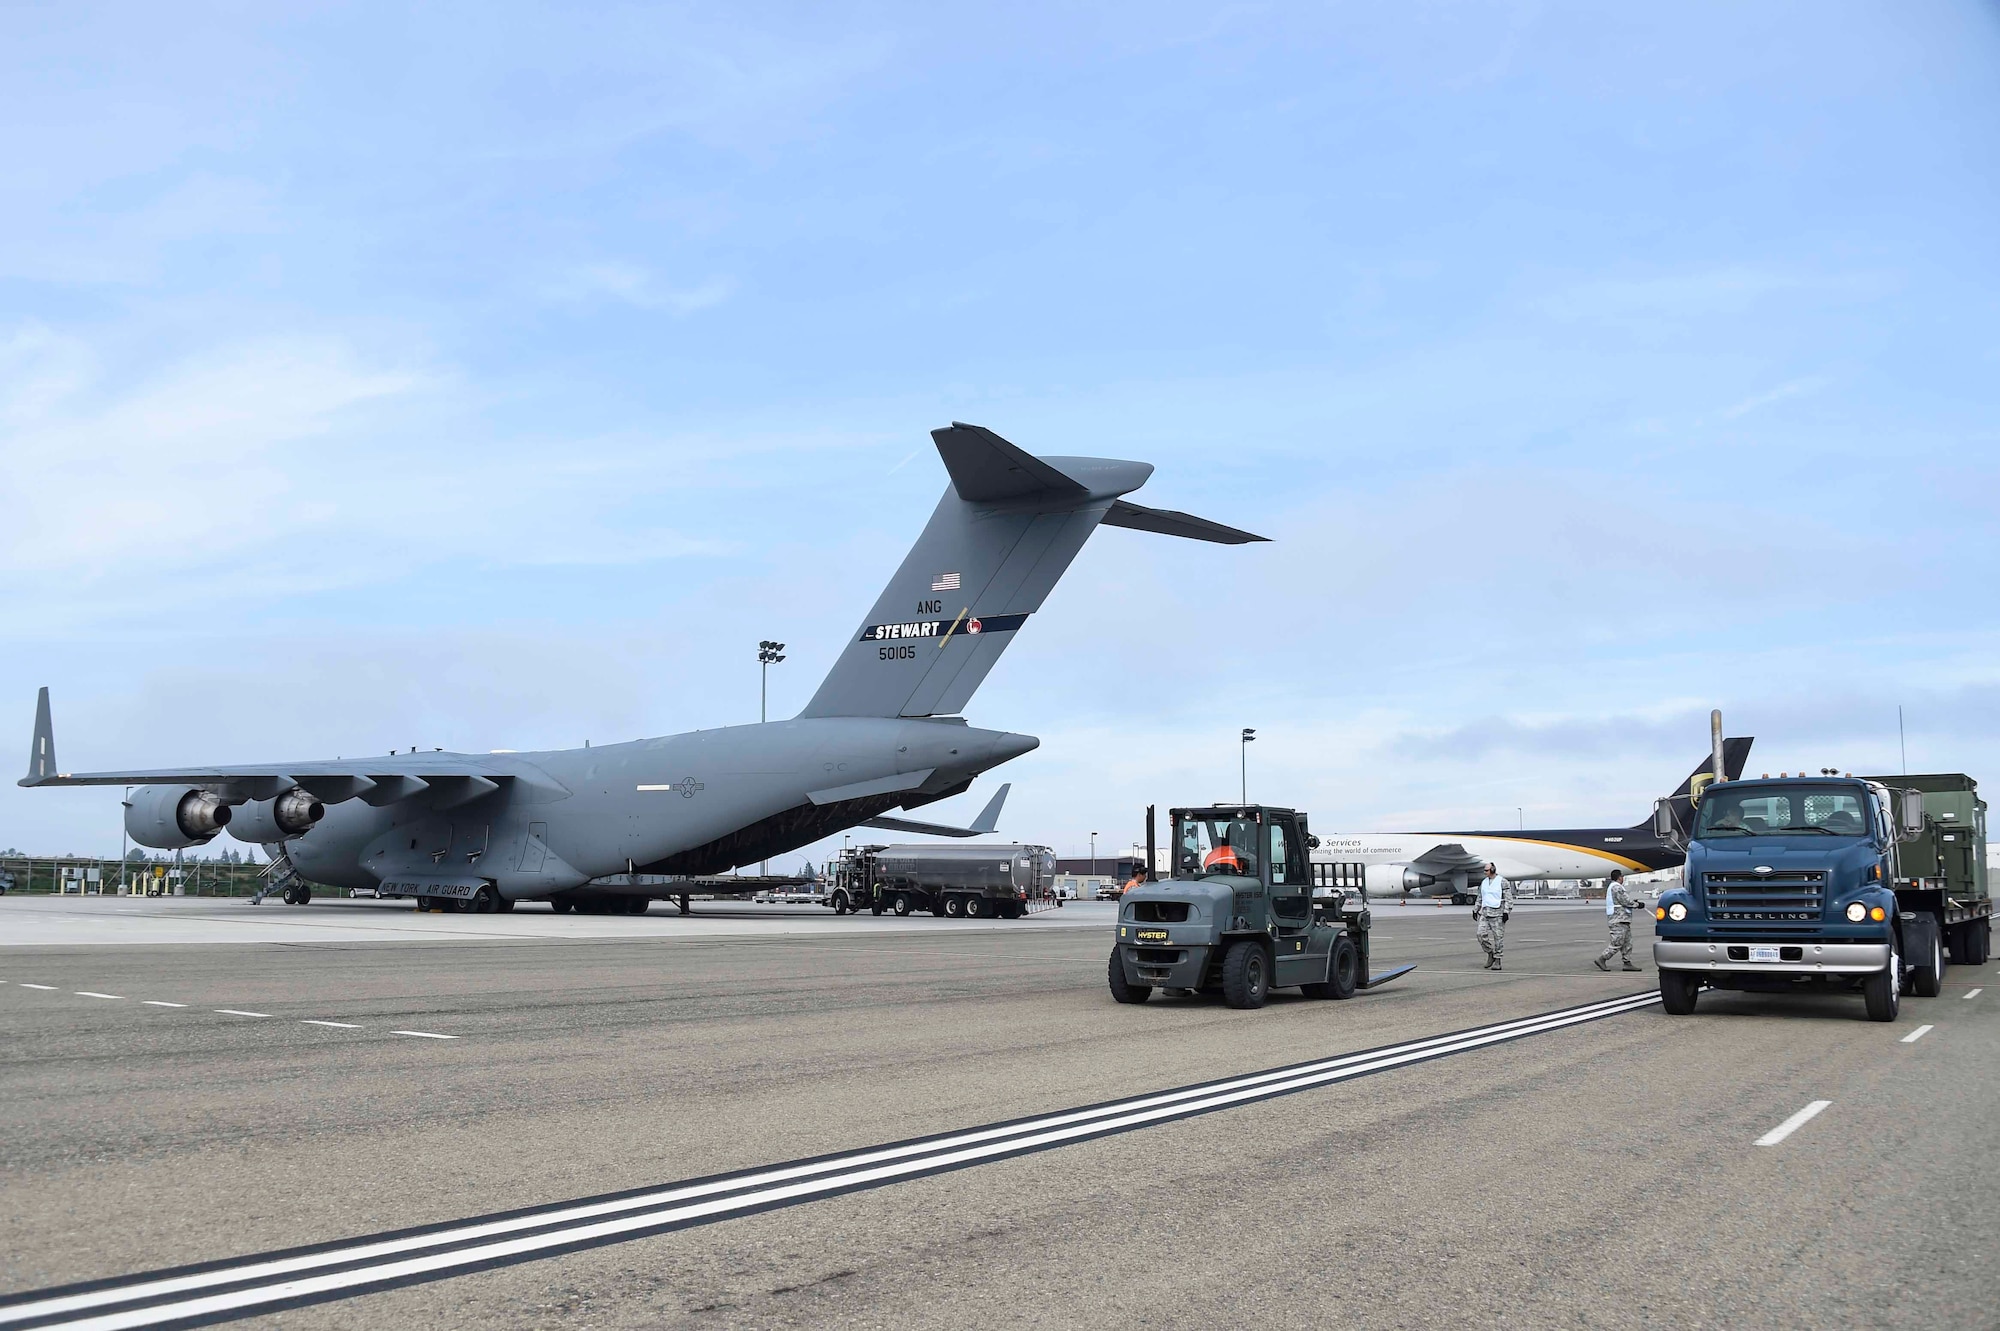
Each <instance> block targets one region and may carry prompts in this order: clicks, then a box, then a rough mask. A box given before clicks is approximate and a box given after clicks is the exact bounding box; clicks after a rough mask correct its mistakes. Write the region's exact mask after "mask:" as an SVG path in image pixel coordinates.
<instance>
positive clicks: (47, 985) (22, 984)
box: [21, 980, 56, 993]
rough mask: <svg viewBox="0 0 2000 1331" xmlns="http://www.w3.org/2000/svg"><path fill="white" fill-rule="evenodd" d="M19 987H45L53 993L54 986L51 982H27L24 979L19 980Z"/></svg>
mask: <svg viewBox="0 0 2000 1331" xmlns="http://www.w3.org/2000/svg"><path fill="white" fill-rule="evenodd" d="M21 987H22V988H23V989H46V990H48V991H49V992H50V993H54V992H55V988H56V987H55V986H54V985H52V984H29V983H28V982H27V981H26V980H23V981H21Z"/></svg>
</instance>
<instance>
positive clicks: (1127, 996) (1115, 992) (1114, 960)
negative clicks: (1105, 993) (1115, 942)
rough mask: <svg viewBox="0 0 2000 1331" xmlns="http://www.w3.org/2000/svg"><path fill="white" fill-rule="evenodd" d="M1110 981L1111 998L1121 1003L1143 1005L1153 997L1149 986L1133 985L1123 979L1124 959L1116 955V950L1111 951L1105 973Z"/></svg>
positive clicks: (1151, 988) (1151, 987)
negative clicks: (1107, 968) (1109, 961)
mask: <svg viewBox="0 0 2000 1331" xmlns="http://www.w3.org/2000/svg"><path fill="white" fill-rule="evenodd" d="M1106 978H1108V979H1109V980H1110V981H1111V996H1112V997H1113V998H1115V999H1117V1000H1118V1001H1119V1002H1121V1003H1143V1002H1145V1001H1146V1000H1147V999H1149V998H1151V997H1152V996H1153V986H1152V985H1150V984H1133V983H1132V982H1131V981H1130V980H1128V979H1126V978H1125V958H1123V957H1121V956H1119V955H1118V949H1117V948H1115V947H1114V948H1112V949H1111V966H1110V969H1109V970H1108V971H1107V973H1106Z"/></svg>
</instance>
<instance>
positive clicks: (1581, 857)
mask: <svg viewBox="0 0 2000 1331" xmlns="http://www.w3.org/2000/svg"><path fill="white" fill-rule="evenodd" d="M1750 744H1751V741H1750V740H1749V739H1748V738H1743V739H1728V740H1724V741H1723V742H1722V766H1723V768H1724V770H1725V771H1726V772H1727V773H1728V776H1727V779H1728V780H1730V781H1734V780H1736V779H1737V778H1739V777H1741V776H1742V775H1743V764H1744V762H1745V761H1746V760H1747V759H1748V758H1749V757H1750ZM1714 769H1715V760H1714V758H1713V757H1704V758H1703V759H1702V760H1701V764H1700V766H1698V767H1696V768H1695V769H1694V771H1693V772H1691V773H1689V774H1688V778H1687V780H1685V781H1683V782H1681V784H1680V788H1679V789H1677V790H1675V791H1674V793H1673V794H1672V795H1671V796H1669V798H1670V799H1672V801H1673V805H1674V819H1675V822H1676V823H1677V825H1679V826H1680V827H1682V828H1686V827H1687V826H1688V825H1689V813H1690V811H1691V809H1692V808H1693V796H1694V792H1695V790H1696V789H1697V788H1698V786H1701V785H1706V784H1707V783H1708V782H1710V781H1712V780H1714V776H1713V772H1714ZM1685 858H1686V856H1685V854H1683V852H1682V851H1681V849H1680V848H1679V847H1677V846H1675V845H1674V844H1673V843H1672V842H1668V841H1662V840H1661V839H1660V838H1659V837H1657V836H1655V835H1653V818H1652V815H1651V814H1650V813H1648V814H1647V816H1646V817H1645V818H1644V819H1643V820H1641V821H1640V822H1639V823H1637V824H1636V825H1634V826H1632V827H1585V828H1552V829H1537V828H1531V829H1529V830H1527V831H1519V832H1364V833H1359V834H1355V833H1346V834H1342V833H1335V834H1334V835H1332V836H1323V837H1321V838H1320V839H1319V848H1318V849H1317V850H1315V851H1314V852H1313V859H1314V860H1317V861H1320V862H1322V863H1339V864H1361V865H1365V866H1366V868H1365V870H1364V872H1365V873H1366V875H1367V884H1368V891H1369V894H1370V895H1377V894H1384V893H1387V894H1391V895H1398V894H1400V895H1411V896H1420V897H1421V896H1445V895H1449V896H1450V897H1451V900H1452V904H1453V905H1462V904H1464V903H1465V902H1466V901H1469V900H1470V899H1471V897H1470V895H1469V893H1470V892H1471V891H1472V890H1473V889H1474V888H1475V887H1476V885H1477V884H1478V882H1479V879H1480V877H1481V875H1482V872H1483V870H1484V869H1485V867H1486V865H1488V864H1492V865H1493V866H1494V867H1495V868H1497V869H1499V870H1500V872H1501V873H1502V874H1503V875H1505V876H1506V877H1508V878H1512V879H1515V880H1516V881H1522V880H1535V879H1549V878H1603V877H1606V876H1608V875H1609V874H1610V873H1611V871H1612V870H1613V869H1623V870H1624V871H1625V872H1626V873H1649V872H1651V871H1653V870H1656V869H1671V868H1673V867H1674V866H1675V865H1677V864H1679V863H1681V861H1682V860H1684V859H1685Z"/></svg>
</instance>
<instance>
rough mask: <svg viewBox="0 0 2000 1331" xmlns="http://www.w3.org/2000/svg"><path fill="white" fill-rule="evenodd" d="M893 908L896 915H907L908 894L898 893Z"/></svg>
mask: <svg viewBox="0 0 2000 1331" xmlns="http://www.w3.org/2000/svg"><path fill="white" fill-rule="evenodd" d="M895 907H896V913H897V914H898V915H908V914H909V913H910V894H909V893H908V892H898V893H897V894H896V902H895Z"/></svg>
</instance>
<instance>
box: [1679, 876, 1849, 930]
mask: <svg viewBox="0 0 2000 1331" xmlns="http://www.w3.org/2000/svg"><path fill="white" fill-rule="evenodd" d="M1702 889H1703V892H1704V893H1705V895H1706V897H1707V899H1708V918H1709V920H1710V921H1711V922H1712V924H1713V926H1714V932H1716V933H1718V934H1736V935H1742V936H1749V935H1752V934H1754V935H1756V936H1757V937H1760V938H1780V937H1782V938H1810V937H1812V936H1814V935H1816V934H1818V933H1820V932H1821V930H1822V928H1823V924H1824V919H1825V916H1824V913H1823V912H1824V910H1825V907H1826V890H1825V889H1826V875H1825V874H1824V873H1822V872H1820V871H1819V870H1817V869H1809V870H1800V871H1794V872H1791V873H1707V874H1703V875H1702Z"/></svg>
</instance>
